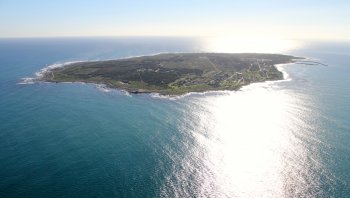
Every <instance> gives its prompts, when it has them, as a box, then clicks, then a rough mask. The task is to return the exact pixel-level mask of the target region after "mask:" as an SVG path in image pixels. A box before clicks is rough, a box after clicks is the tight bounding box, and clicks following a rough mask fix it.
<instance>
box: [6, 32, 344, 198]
mask: <svg viewBox="0 0 350 198" xmlns="http://www.w3.org/2000/svg"><path fill="white" fill-rule="evenodd" d="M305 44H306V45H303V46H301V47H300V48H298V49H294V50H293V51H290V52H289V53H290V54H293V55H299V56H307V57H312V58H314V59H318V60H320V61H322V62H324V63H326V64H328V65H329V66H327V67H324V66H304V65H288V66H283V67H282V69H283V70H284V71H285V72H286V73H287V74H288V76H289V77H288V79H289V80H288V81H282V82H275V83H262V84H258V85H253V86H248V87H245V88H244V89H243V90H242V91H238V92H214V93H206V94H192V95H188V96H185V97H181V98H160V97H157V96H154V95H149V94H145V95H128V94H125V93H124V92H121V91H118V90H108V92H106V90H102V89H100V88H99V87H97V86H96V85H87V84H79V83H74V84H52V83H35V84H19V83H21V79H22V78H24V77H31V76H34V73H35V72H37V71H39V70H40V69H42V68H43V67H45V66H47V65H50V64H54V63H63V62H66V61H77V60H96V59H111V58H121V57H129V56H138V55H145V54H154V53H160V52H193V51H194V52H198V51H202V46H201V43H200V41H199V40H194V39H185V38H85V39H82V38H65V39H63V38H57V39H2V40H0V197H169V196H170V197H188V196H193V197H201V196H204V197H234V196H238V197H296V196H301V197H347V196H350V190H349V189H350V169H349V167H350V155H349V152H350V143H349V142H350V102H349V101H350V87H349V85H350V77H349V74H350V61H349V60H350V44H344V43H331V42H329V43H315V42H305Z"/></svg>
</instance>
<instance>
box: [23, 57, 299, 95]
mask: <svg viewBox="0 0 350 198" xmlns="http://www.w3.org/2000/svg"><path fill="white" fill-rule="evenodd" d="M208 54H209V55H213V56H218V55H222V54H223V53H201V52H195V53H193V52H186V53H183V52H178V53H155V55H140V56H132V57H123V58H118V59H107V60H93V61H67V62H63V63H55V64H52V65H48V66H46V67H44V68H42V69H40V71H38V72H35V75H36V77H35V78H32V79H30V78H23V79H22V80H23V82H22V83H21V84H33V83H34V82H49V83H64V82H70V83H88V84H94V85H96V86H99V87H103V88H107V89H115V90H119V91H123V92H128V93H129V94H159V95H161V96H175V97H176V96H183V95H186V94H190V93H206V92H221V91H239V90H240V89H242V87H245V86H247V85H251V84H254V83H264V82H268V81H273V82H274V81H280V80H286V76H288V74H285V72H283V70H281V69H279V67H278V65H285V64H290V63H295V62H296V61H297V60H300V59H302V58H300V57H294V56H290V55H280V54H259V53H234V54H229V53H226V54H224V55H231V56H232V55H234V56H242V57H245V56H247V55H248V57H247V58H248V60H249V57H250V56H251V57H253V59H256V61H257V64H258V65H259V68H260V64H259V62H258V60H259V59H261V60H260V61H262V62H261V63H263V60H264V58H265V57H264V56H277V57H280V56H281V57H283V56H289V57H291V58H290V59H289V60H287V59H286V60H285V61H280V62H285V63H278V62H279V61H277V63H276V59H271V60H270V61H275V62H274V63H273V62H272V63H270V67H273V68H274V69H275V70H277V71H278V72H280V73H281V74H282V76H280V75H275V76H269V75H270V74H265V75H267V76H266V78H267V79H264V78H262V79H259V78H257V79H255V80H254V79H249V78H248V79H247V78H246V77H243V76H242V77H241V78H242V79H240V80H239V81H236V84H235V85H234V86H230V87H227V86H225V87H223V86H218V87H215V86H208V85H206V84H201V83H199V82H198V83H197V84H195V86H199V87H197V88H196V87H193V88H191V87H186V86H185V87H184V88H181V89H175V90H174V89H172V88H169V87H164V88H160V87H156V86H155V87H153V88H152V86H144V85H142V86H139V87H144V88H138V85H137V86H128V85H129V82H127V83H126V84H125V83H121V84H116V83H115V82H110V80H108V79H103V78H102V79H100V80H90V79H83V78H80V79H79V78H75V79H74V78H72V79H71V80H70V79H66V80H62V79H60V80H57V79H55V74H54V72H56V73H57V71H62V70H64V69H62V68H68V66H70V65H73V67H71V68H73V69H74V66H75V67H76V65H79V63H81V64H80V65H83V66H84V63H87V64H91V63H92V64H101V63H102V64H103V63H104V62H107V61H110V62H116V61H119V60H121V61H124V60H131V61H133V60H139V59H142V58H143V59H145V58H152V57H155V56H158V57H159V56H165V57H167V56H170V57H172V56H174V55H180V56H181V57H183V56H185V57H186V56H188V55H195V56H205V55H208ZM261 56H263V57H261ZM243 60H245V59H243ZM267 60H269V59H267ZM233 64H234V62H233ZM264 64H265V63H264ZM199 67H201V65H199ZM262 68H263V67H262ZM263 69H264V68H263ZM246 70H248V71H249V70H250V67H249V69H248V66H246ZM260 72H261V68H260ZM58 74H60V73H58ZM143 77H144V76H143ZM140 78H141V76H140ZM241 80H243V82H240V81H241ZM103 81H105V82H103ZM106 81H107V82H106ZM142 83H143V82H142V79H141V84H142ZM125 85H127V86H125ZM146 85H147V84H146ZM201 86H203V87H201Z"/></svg>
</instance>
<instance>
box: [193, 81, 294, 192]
mask: <svg viewBox="0 0 350 198" xmlns="http://www.w3.org/2000/svg"><path fill="white" fill-rule="evenodd" d="M266 85H267V84H266V83H265V84H263V83H261V84H255V85H251V86H247V87H245V88H244V89H243V91H240V92H228V93H227V94H226V95H224V96H222V95H221V96H217V97H207V98H206V100H205V101H204V104H205V108H206V111H201V112H202V114H201V115H200V118H199V120H198V124H199V125H200V126H201V129H199V131H196V132H194V133H195V134H196V139H197V141H198V142H199V144H200V145H202V146H203V148H204V149H205V150H206V151H205V152H206V154H207V156H208V157H207V159H206V160H204V161H203V162H204V163H206V165H205V166H206V167H208V170H210V171H212V173H210V174H208V175H213V178H212V181H215V184H216V190H215V191H216V195H218V196H224V197H232V196H238V197H282V196H283V193H284V185H285V182H284V176H283V174H282V172H283V171H284V170H283V168H284V163H285V161H284V160H283V155H284V153H285V152H288V151H289V150H291V148H290V147H291V143H290V138H289V137H290V134H289V133H290V131H289V130H287V129H286V128H287V127H288V126H289V122H290V119H288V109H287V108H288V104H289V103H290V102H291V98H290V97H288V96H287V95H286V94H284V93H283V92H276V91H271V90H270V89H269V88H268V87H265V88H264V87H262V86H266ZM259 86H260V87H259ZM257 87H259V88H257ZM247 89H249V90H247ZM202 104H203V102H202ZM208 180H210V179H208ZM212 181H211V182H212ZM211 185H212V184H210V182H209V181H203V182H202V186H204V188H206V189H207V188H209V187H210V186H211Z"/></svg>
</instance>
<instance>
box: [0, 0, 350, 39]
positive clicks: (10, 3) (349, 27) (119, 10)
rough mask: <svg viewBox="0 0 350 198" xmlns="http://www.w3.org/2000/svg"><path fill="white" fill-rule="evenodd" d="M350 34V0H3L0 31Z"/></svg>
mask: <svg viewBox="0 0 350 198" xmlns="http://www.w3.org/2000/svg"><path fill="white" fill-rule="evenodd" d="M61 36H63V37H67V36H68V37H70V36H191V37H192V36H194V37H196V36H230V37H236V38H241V37H242V38H243V37H244V38H282V39H323V40H349V39H350V1H349V0H333V1H331V0H307V1H305V0H293V1H292V0H250V1H249V0H243V1H239V0H176V1H175V0H123V1H121V0H120V1H119V0H0V37H61Z"/></svg>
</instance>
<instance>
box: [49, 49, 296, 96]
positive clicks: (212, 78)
mask: <svg viewBox="0 0 350 198" xmlns="http://www.w3.org/2000/svg"><path fill="white" fill-rule="evenodd" d="M293 59H297V58H296V57H293V56H287V55H279V54H221V53H175V54H160V55H155V56H143V57H135V58H127V59H120V60H109V61H91V62H79V63H73V64H70V65H67V66H65V67H62V68H56V69H53V70H50V71H48V72H46V73H45V75H44V76H43V79H42V80H44V81H49V82H88V83H98V84H105V85H107V86H108V87H112V88H118V89H123V90H126V91H129V92H131V93H145V92H156V93H160V94H170V95H179V94H184V93H188V92H202V91H209V90H237V89H239V88H240V87H242V86H243V85H247V84H250V83H254V82H262V81H266V80H280V79H282V78H283V75H282V73H281V72H280V71H278V70H277V69H276V67H275V66H274V65H275V64H282V63H290V62H292V61H293Z"/></svg>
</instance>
